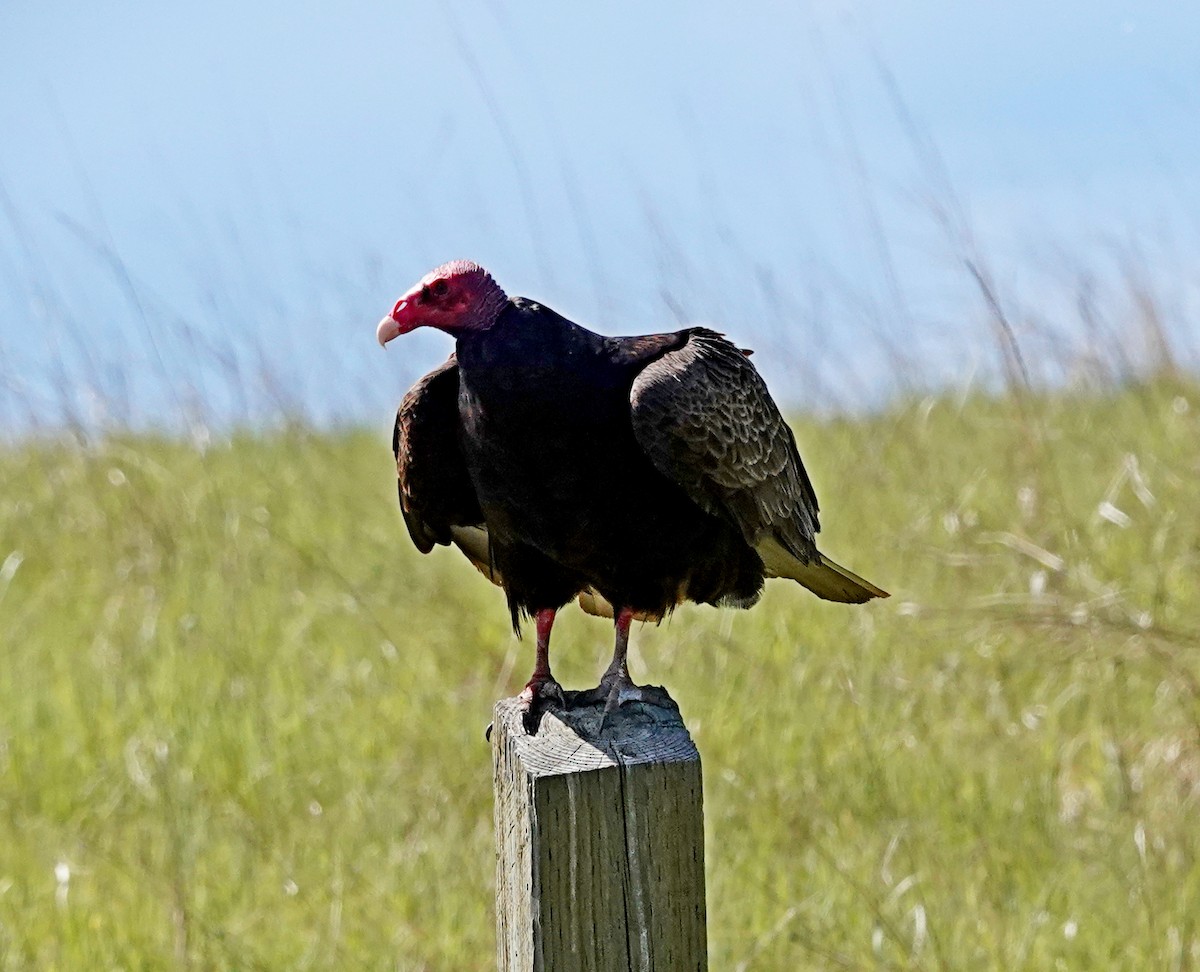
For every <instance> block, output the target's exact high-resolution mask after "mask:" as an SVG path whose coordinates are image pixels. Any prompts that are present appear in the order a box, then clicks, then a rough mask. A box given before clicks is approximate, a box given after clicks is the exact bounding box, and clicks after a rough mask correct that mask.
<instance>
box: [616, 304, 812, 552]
mask: <svg viewBox="0 0 1200 972" xmlns="http://www.w3.org/2000/svg"><path fill="white" fill-rule="evenodd" d="M630 404H631V406H632V416H633V431H634V435H635V436H636V438H637V441H638V444H639V445H640V446H641V447H642V449H644V450H645V452H646V454H647V455H648V456H649V457H650V460H651V461H652V462H653V463H654V465H655V467H656V468H657V469H658V470H659V471H660V472H662V473H663V474H664V475H666V476H668V477H670V478H671V479H673V480H674V481H675V482H677V483H678V484H679V485H680V486H682V487H683V488H684V490H685V491H686V492H687V494H688V496H689V497H691V499H692V500H693V501H694V502H695V503H697V504H698V505H699V506H700V507H701V508H702V509H704V510H706V511H708V512H709V513H712V514H714V515H716V516H721V517H724V518H727V519H729V520H732V521H733V522H734V523H735V524H736V525H737V526H738V527H739V528H740V529H741V531H742V535H743V536H744V537H745V538H746V542H747V543H749V544H750V545H751V546H755V547H757V546H759V545H760V544H762V543H764V542H767V541H769V540H771V539H772V538H773V539H774V540H776V541H778V542H779V543H780V544H781V545H782V546H783V547H784V548H785V549H786V550H787V552H788V553H790V554H791V555H792V556H793V557H796V558H797V559H799V560H800V561H801V562H802V563H810V562H813V561H815V560H817V558H818V557H819V554H818V553H817V548H816V545H815V543H814V537H815V535H816V533H817V531H818V530H819V529H820V525H819V523H818V520H817V497H816V494H815V493H814V492H813V488H812V483H811V482H810V481H809V478H808V473H806V472H805V470H804V464H803V463H802V462H801V461H800V454H799V452H798V451H797V450H796V440H795V438H794V437H793V436H792V431H791V429H789V428H788V426H787V423H786V422H784V420H783V416H782V415H780V414H779V408H778V407H777V406H776V405H775V402H774V401H773V400H772V399H771V395H770V393H769V392H768V391H767V386H766V383H765V382H764V381H763V380H762V378H761V377H760V376H759V374H758V372H757V371H756V370H755V368H754V365H752V364H751V363H750V361H749V359H748V358H747V356H746V355H745V354H744V353H743V352H742V351H741V350H740V349H739V348H738V347H736V346H735V345H733V344H730V343H729V342H728V341H726V340H725V339H724V338H723V337H722V336H721V335H720V334H717V333H716V332H715V331H710V330H708V329H707V328H693V329H691V330H690V331H689V332H688V338H687V341H686V343H684V344H683V346H682V347H680V348H678V349H676V350H673V351H668V352H667V353H666V354H664V355H662V356H661V357H659V358H658V359H657V360H655V361H653V362H652V363H651V364H649V365H647V366H646V367H645V368H644V369H643V370H642V371H641V373H640V374H639V375H638V376H637V378H636V379H635V380H634V382H633V387H632V389H631V391H630Z"/></svg>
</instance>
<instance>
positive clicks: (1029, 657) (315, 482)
mask: <svg viewBox="0 0 1200 972" xmlns="http://www.w3.org/2000/svg"><path fill="white" fill-rule="evenodd" d="M796 427H797V434H798V438H799V440H800V443H801V449H802V452H803V454H804V455H805V457H806V460H807V463H808V466H809V468H810V471H811V472H812V476H813V479H814V481H815V483H816V486H817V490H818V494H819V496H820V497H821V499H822V502H823V519H824V523H825V532H824V535H823V536H824V538H825V539H824V547H825V549H826V551H827V552H828V553H829V554H830V555H832V556H834V557H835V558H837V559H838V560H840V561H842V562H844V563H846V564H847V565H848V566H850V567H852V568H853V569H854V570H856V571H858V572H860V573H862V574H863V575H864V576H866V577H869V578H870V579H872V580H874V581H876V582H877V583H880V584H881V585H883V586H885V587H886V588H888V589H889V590H890V591H891V592H892V594H893V596H892V598H891V599H890V600H888V601H885V602H880V603H876V604H873V605H870V606H869V607H866V608H863V609H847V608H845V607H841V606H836V605H828V604H825V603H823V602H820V601H818V600H816V599H815V598H812V597H811V596H809V595H807V594H806V593H805V592H803V591H801V590H800V589H798V588H795V587H791V586H787V585H785V584H784V582H781V581H776V582H773V584H772V585H771V588H770V590H769V593H768V595H767V596H766V597H765V599H764V601H763V603H762V604H761V605H760V606H759V607H757V608H756V609H755V610H753V611H751V612H747V613H743V612H732V611H720V612H719V611H716V610H713V609H706V608H694V607H692V608H686V609H683V610H680V611H679V612H678V613H677V614H676V615H675V617H674V618H672V619H671V620H670V621H669V622H668V623H665V624H663V625H662V626H661V627H658V628H653V627H648V626H647V627H643V628H640V629H637V630H635V635H634V646H635V647H634V658H633V661H634V675H635V677H636V678H639V679H640V680H649V681H653V682H663V683H665V684H666V685H667V686H668V687H669V688H670V690H671V691H672V693H673V694H674V696H675V697H676V698H677V699H678V700H679V701H680V703H681V706H682V709H683V712H684V716H685V718H686V720H687V722H688V724H689V726H690V727H691V729H692V731H693V733H694V735H695V737H696V740H697V742H698V744H699V747H700V749H701V752H702V753H703V756H704V761H705V776H706V780H705V785H706V799H707V828H708V860H709V889H708V896H709V912H710V941H711V954H712V959H711V964H712V968H713V969H714V970H794V969H825V968H838V967H842V968H850V969H862V968H881V969H889V968H895V969H908V968H913V969H966V968H969V969H995V970H1018V969H1060V968H1061V969H1068V968H1069V969H1085V968H1095V969H1108V968H1123V969H1132V968H1148V969H1150V968H1152V969H1188V968H1195V967H1197V966H1198V965H1200V909H1198V908H1197V906H1196V903H1197V902H1198V901H1200V866H1198V862H1197V855H1198V854H1200V827H1197V825H1196V821H1197V813H1198V797H1200V653H1198V652H1200V598H1198V593H1200V589H1198V585H1197V578H1198V577H1200V510H1198V505H1200V504H1198V502H1197V501H1198V500H1200V493H1198V490H1197V482H1198V478H1200V388H1198V387H1197V386H1196V385H1194V384H1188V383H1182V382H1178V381H1159V382H1154V383H1149V384H1136V385H1128V386H1126V387H1123V388H1121V389H1113V390H1109V391H1091V392H1066V391H1064V392H1060V393H1056V394H1053V395H1048V396H1034V395H1023V396H1017V397H999V398H982V397H968V398H958V397H953V396H948V395H947V396H942V397H934V398H927V399H913V400H911V401H907V402H901V403H897V404H895V405H894V406H892V407H891V408H889V409H888V410H887V411H885V412H882V413H880V414H876V415H872V416H868V417H859V418H841V419H829V420H823V421H815V420H812V421H806V420H801V421H799V422H798V423H797V426H796ZM389 431H390V430H389V429H387V428H384V427H383V425H382V424H381V427H380V428H378V429H372V430H369V431H357V432H353V431H352V432H346V433H340V434H335V433H315V432H312V431H307V430H305V429H304V428H292V429H286V430H282V431H277V432H269V433H268V432H262V433H255V434H246V435H233V436H231V437H226V438H221V439H214V440H213V441H212V442H210V443H208V444H206V445H203V446H201V445H197V444H189V443H187V442H185V441H181V440H179V439H169V438H156V437H153V436H148V435H138V436H107V437H103V438H101V439H99V440H90V441H76V440H74V439H71V438H66V437H65V438H58V439H45V440H40V441H29V442H26V443H24V444H13V445H9V446H6V447H4V448H3V451H2V453H0V632H2V639H3V654H2V658H3V668H4V677H3V678H0V969H3V970H15V969H60V970H67V969H158V968H175V969H209V968H229V969H346V968H362V969H399V970H418V969H424V970H434V969H436V970H484V969H490V968H493V967H494V965H493V916H492V886H493V850H492V824H491V788H490V762H489V759H490V757H489V750H488V747H487V745H486V744H485V742H484V739H483V729H484V726H485V725H486V724H487V722H488V720H489V713H490V707H491V703H492V701H493V700H494V699H495V698H497V697H499V696H502V695H506V694H512V693H514V692H515V691H517V690H518V689H519V688H520V686H521V684H522V683H523V681H524V678H525V677H526V676H527V675H528V669H529V668H530V664H531V661H532V644H531V642H530V641H529V640H528V638H527V640H526V641H525V642H524V643H518V642H516V641H515V640H514V639H513V637H512V635H511V633H510V632H509V630H508V626H507V620H506V619H507V614H506V611H505V609H504V605H503V598H502V595H501V594H500V593H499V592H498V591H497V590H496V589H494V588H492V587H491V586H490V585H489V584H488V583H487V582H486V581H485V580H484V579H483V578H481V577H480V576H479V575H477V574H476V572H475V571H473V570H472V569H471V568H470V567H469V566H468V565H467V564H466V563H465V561H463V560H462V559H461V558H460V557H459V556H458V555H457V554H455V553H451V552H449V551H439V552H437V553H435V554H434V555H431V556H429V557H425V558H422V557H421V556H420V555H418V554H417V553H416V552H415V551H414V550H413V549H412V547H411V545H410V543H409V541H408V539H407V536H406V535H405V533H404V528H403V524H402V522H401V520H400V516H399V512H398V510H397V508H396V503H395V486H394V480H393V470H392V466H391V457H390V454H389V450H388V444H387V434H388V433H389ZM609 649H610V634H609V630H608V627H607V625H606V624H605V623H603V622H600V621H597V620H594V619H590V618H586V617H584V616H583V615H582V614H581V613H580V612H578V611H575V610H570V611H568V612H565V614H564V619H563V622H562V624H561V625H560V627H559V629H557V630H556V643H555V656H556V673H557V674H558V676H559V678H560V680H562V681H563V682H564V684H565V685H566V686H567V687H582V686H584V685H588V684H593V683H594V681H595V678H596V676H597V675H598V673H599V671H600V669H601V667H602V666H603V663H604V661H605V659H606V658H607V655H608V652H609Z"/></svg>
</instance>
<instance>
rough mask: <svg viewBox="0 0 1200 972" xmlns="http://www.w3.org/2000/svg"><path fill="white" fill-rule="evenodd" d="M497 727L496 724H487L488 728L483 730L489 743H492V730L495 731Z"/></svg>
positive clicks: (484, 736)
mask: <svg viewBox="0 0 1200 972" xmlns="http://www.w3.org/2000/svg"><path fill="white" fill-rule="evenodd" d="M495 726H496V723H494V722H489V723H488V724H487V728H486V729H484V730H483V738H484V739H485V740H487V741H488V742H491V741H492V729H494V728H495Z"/></svg>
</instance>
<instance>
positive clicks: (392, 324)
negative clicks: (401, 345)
mask: <svg viewBox="0 0 1200 972" xmlns="http://www.w3.org/2000/svg"><path fill="white" fill-rule="evenodd" d="M402 333H403V331H401V329H400V325H399V323H397V321H396V318H394V317H392V315H391V314H389V315H388V316H387V317H385V318H384V319H383V320H382V321H380V322H379V328H378V330H376V331H375V337H377V338H378V339H379V346H380V347H381V348H383V347H386V346H387V343H388V341H390V340H391V339H392V338H396V337H399V336H400V335H401V334H402Z"/></svg>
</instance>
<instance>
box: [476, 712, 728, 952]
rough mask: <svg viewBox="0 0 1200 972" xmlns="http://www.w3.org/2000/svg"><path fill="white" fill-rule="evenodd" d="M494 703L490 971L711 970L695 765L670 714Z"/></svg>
mask: <svg viewBox="0 0 1200 972" xmlns="http://www.w3.org/2000/svg"><path fill="white" fill-rule="evenodd" d="M602 714H603V712H602V708H601V707H600V706H591V707H586V708H580V709H575V710H571V711H568V712H563V713H551V714H547V715H546V716H545V717H544V718H543V720H542V724H541V728H540V729H539V731H538V734H537V735H536V736H529V735H526V733H525V731H524V729H523V728H522V725H521V719H520V713H519V710H518V709H517V703H516V700H515V699H504V700H502V701H500V702H498V703H497V704H496V709H495V714H494V715H495V718H494V731H493V734H492V753H493V769H494V782H495V796H496V811H495V813H496V846H497V857H498V860H497V869H496V912H497V914H496V925H497V955H498V965H499V968H500V970H501V972H535V970H536V972H693V970H704V969H707V968H708V959H707V942H706V934H705V902H704V817H703V800H702V795H701V769H700V754H699V753H698V752H697V751H696V747H695V745H693V743H692V739H691V736H690V735H689V734H688V731H687V728H686V726H684V724H683V721H682V719H681V718H680V716H679V712H678V710H677V709H668V708H662V707H659V706H650V705H643V704H641V703H630V704H627V705H625V706H623V707H622V708H621V709H620V711H619V712H616V713H614V714H613V715H611V716H610V717H609V719H608V720H607V723H606V724H605V725H604V727H603V730H602V729H601V717H602Z"/></svg>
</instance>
